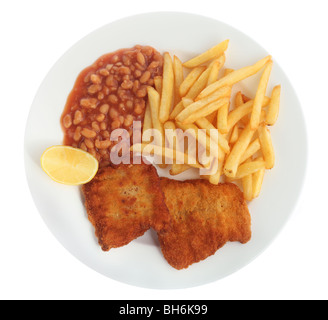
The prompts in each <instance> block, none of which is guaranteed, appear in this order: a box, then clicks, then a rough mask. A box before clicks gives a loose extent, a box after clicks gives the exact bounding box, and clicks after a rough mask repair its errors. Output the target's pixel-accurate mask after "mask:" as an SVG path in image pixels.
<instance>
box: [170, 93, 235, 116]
mask: <svg viewBox="0 0 328 320" xmlns="http://www.w3.org/2000/svg"><path fill="white" fill-rule="evenodd" d="M230 94H231V88H229V87H223V88H220V89H219V90H218V91H216V92H214V93H213V94H212V95H210V96H208V97H206V98H204V99H202V100H199V101H196V102H194V103H192V104H190V105H189V106H188V107H187V108H185V109H184V110H183V111H181V112H180V113H179V114H178V115H177V116H176V118H175V119H176V120H177V121H179V122H182V121H184V120H185V119H187V118H188V117H189V116H190V115H191V114H192V113H194V112H197V111H198V110H200V109H202V108H203V107H205V106H206V105H208V104H209V103H211V102H214V101H217V100H219V99H222V98H225V97H229V96H230Z"/></svg>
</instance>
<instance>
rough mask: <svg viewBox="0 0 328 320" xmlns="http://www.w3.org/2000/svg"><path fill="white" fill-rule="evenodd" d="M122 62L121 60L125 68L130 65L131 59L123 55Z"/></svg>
mask: <svg viewBox="0 0 328 320" xmlns="http://www.w3.org/2000/svg"><path fill="white" fill-rule="evenodd" d="M122 60H123V63H124V65H126V66H130V65H131V59H130V57H129V56H127V55H126V54H125V55H123V57H122Z"/></svg>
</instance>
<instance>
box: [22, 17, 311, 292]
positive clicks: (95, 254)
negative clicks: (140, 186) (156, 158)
mask: <svg viewBox="0 0 328 320" xmlns="http://www.w3.org/2000/svg"><path fill="white" fill-rule="evenodd" d="M225 39H230V45H229V49H228V51H227V62H226V66H227V67H230V68H234V69H237V68H240V67H242V66H246V65H250V64H253V63H254V62H256V61H257V60H259V59H261V58H263V57H264V56H266V55H268V54H269V53H268V52H266V51H265V49H263V48H262V47H261V46H260V45H259V44H257V43H256V42H255V41H253V40H252V39H250V38H249V37H248V36H246V35H245V34H243V33H242V32H240V31H238V30H236V29H234V28H232V27H231V26H228V25H226V24H224V23H221V22H219V21H216V20H213V19H209V18H207V17H203V16H198V15H192V14H186V13H172V12H158V13H151V14H144V15H137V16H132V17H128V18H125V19H122V20H119V21H116V22H113V23H110V24H108V25H106V26H104V27H102V28H100V29H98V30H96V31H94V32H92V33H91V34H89V35H88V36H86V37H85V38H83V39H82V40H81V41H79V42H78V43H76V44H75V45H74V46H73V47H72V48H71V49H69V50H68V51H67V52H66V53H65V54H64V55H63V56H62V57H61V58H60V59H59V61H58V62H57V63H56V64H55V65H54V67H53V68H52V69H51V70H50V72H49V73H48V75H47V76H46V78H45V79H44V81H43V83H42V85H41V86H40V88H39V91H38V92H37V94H36V97H35V100H34V102H33V104H32V107H31V111H30V114H29V118H28V122H27V125H26V134H25V166H26V175H27V179H28V183H29V187H30V190H31V194H32V196H33V199H34V201H35V204H36V206H37V208H38V210H39V212H40V214H41V216H42V218H43V220H44V221H45V223H46V225H47V226H48V228H49V230H50V231H51V232H52V233H53V234H54V236H55V237H56V238H57V239H58V240H59V242H60V243H61V244H62V245H63V246H64V247H65V248H66V249H67V250H68V251H69V252H71V254H73V255H74V256H75V257H76V258H78V259H79V260H80V261H81V262H83V263H84V264H86V265H88V266H89V267H90V268H92V269H94V270H96V271H97V272H100V273H101V274H103V275H105V276H107V277H109V278H112V279H115V280H117V281H120V282H123V283H127V284H131V285H135V286H140V287H146V288H159V289H175V288H188V287H194V286H198V285H202V284H206V283H210V282H213V281H216V280H218V279H221V278H223V277H225V276H227V275H229V274H231V273H233V272H235V271H237V270H238V269H240V268H242V267H244V266H245V265H246V264H248V263H249V262H251V261H252V260H253V259H254V258H256V257H257V256H258V255H259V254H260V253H261V252H263V250H265V249H266V248H267V247H268V245H269V244H270V243H271V242H272V241H273V239H274V238H275V237H276V236H277V235H278V234H279V232H280V231H281V229H282V228H283V226H284V225H285V223H286V222H287V220H288V218H289V217H290V215H291V213H292V212H293V210H294V209H295V205H296V203H297V200H298V198H299V195H300V193H301V189H302V185H303V181H304V177H305V170H306V163H307V137H306V129H305V123H304V119H303V115H302V110H301V106H300V103H299V101H298V99H297V97H296V95H295V92H294V90H293V88H292V86H291V84H290V82H289V80H288V79H287V77H286V75H285V74H284V72H283V71H282V70H281V68H280V67H279V65H278V63H277V61H275V59H274V57H273V60H274V68H273V72H272V76H271V80H270V84H269V88H268V94H269V93H270V92H271V89H272V88H273V86H274V85H277V84H281V85H282V98H281V111H280V116H279V120H278V123H277V124H276V125H275V126H274V127H273V128H272V129H271V133H272V138H273V143H274V147H275V151H276V165H275V168H274V169H273V170H271V171H269V172H267V173H266V175H265V179H264V184H263V189H262V193H261V196H260V198H258V199H256V200H254V201H253V202H252V203H251V204H250V205H249V210H250V212H251V216H252V240H251V241H250V242H249V243H247V244H245V245H241V244H239V243H228V244H227V245H226V246H224V248H222V249H220V250H219V251H218V252H217V253H216V254H215V255H213V256H211V257H209V258H208V259H206V260H205V261H202V262H200V263H196V264H194V265H192V266H190V267H189V268H188V269H186V270H180V271H177V270H175V269H173V268H172V267H170V266H169V265H168V263H167V262H166V260H165V259H164V258H163V256H162V254H161V251H160V248H159V244H158V240H157V237H156V233H155V232H154V231H152V230H150V231H148V232H147V233H146V234H145V235H144V236H142V237H140V238H138V239H136V240H135V241H133V242H131V243H130V244H129V245H127V246H125V247H122V248H118V249H112V250H111V251H110V252H107V253H105V252H102V251H101V249H100V247H99V245H98V244H97V240H96V238H95V236H94V229H93V227H92V225H91V224H90V222H89V221H88V219H87V215H86V211H85V208H84V205H83V202H82V196H81V193H80V190H79V188H78V187H71V186H64V185H61V184H57V183H56V182H53V181H52V180H50V179H49V177H48V176H47V175H46V174H45V173H44V172H43V171H42V169H41V167H40V157H41V154H42V152H43V151H44V150H45V149H46V148H47V147H49V146H51V145H55V144H61V142H62V137H63V133H62V131H61V127H60V122H59V118H60V115H61V113H62V111H63V108H64V105H65V102H66V98H67V96H68V94H69V92H70V91H71V89H72V87H73V85H74V82H75V79H76V77H77V76H78V74H79V72H80V71H81V70H82V69H84V68H85V67H87V66H89V65H90V64H92V63H93V62H94V61H95V60H96V59H97V58H98V57H100V56H101V55H103V54H105V53H108V52H111V51H114V50H117V49H119V48H126V47H132V46H134V45H136V44H141V45H151V46H153V47H154V48H156V49H157V50H159V51H161V52H164V51H169V52H170V53H171V54H172V55H173V54H176V55H177V56H179V57H180V58H181V59H182V60H187V59H189V58H191V57H193V56H194V55H196V54H198V53H200V52H202V51H204V50H206V49H208V48H210V47H212V46H214V45H215V44H217V43H218V42H221V41H223V40H225ZM258 80H259V76H253V77H252V78H250V79H248V80H245V81H243V82H242V83H241V84H240V85H239V87H238V88H241V89H242V90H243V91H244V92H245V93H246V94H249V95H253V94H254V91H253V90H252V88H255V87H256V84H257V81H258ZM159 172H160V174H161V175H163V174H165V172H164V173H163V172H162V171H159ZM189 177H190V176H189V173H187V174H186V173H185V174H183V175H181V177H178V178H180V179H186V178H189ZM40 241H42V239H40ZM272 271H273V270H272Z"/></svg>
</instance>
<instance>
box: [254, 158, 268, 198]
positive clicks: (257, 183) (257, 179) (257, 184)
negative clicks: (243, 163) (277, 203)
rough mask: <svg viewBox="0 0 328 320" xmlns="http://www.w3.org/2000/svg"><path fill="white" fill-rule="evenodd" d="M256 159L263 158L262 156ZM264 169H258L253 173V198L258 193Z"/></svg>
mask: <svg viewBox="0 0 328 320" xmlns="http://www.w3.org/2000/svg"><path fill="white" fill-rule="evenodd" d="M258 160H263V158H259V159H258ZM264 174H265V169H261V170H258V171H257V172H255V173H253V195H252V197H253V199H255V198H257V197H258V196H259V195H260V192H261V189H262V184H263V179H264Z"/></svg>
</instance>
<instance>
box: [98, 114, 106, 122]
mask: <svg viewBox="0 0 328 320" xmlns="http://www.w3.org/2000/svg"><path fill="white" fill-rule="evenodd" d="M96 120H97V121H98V122H102V121H104V120H105V115H104V114H103V113H100V114H98V115H97V116H96Z"/></svg>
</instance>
